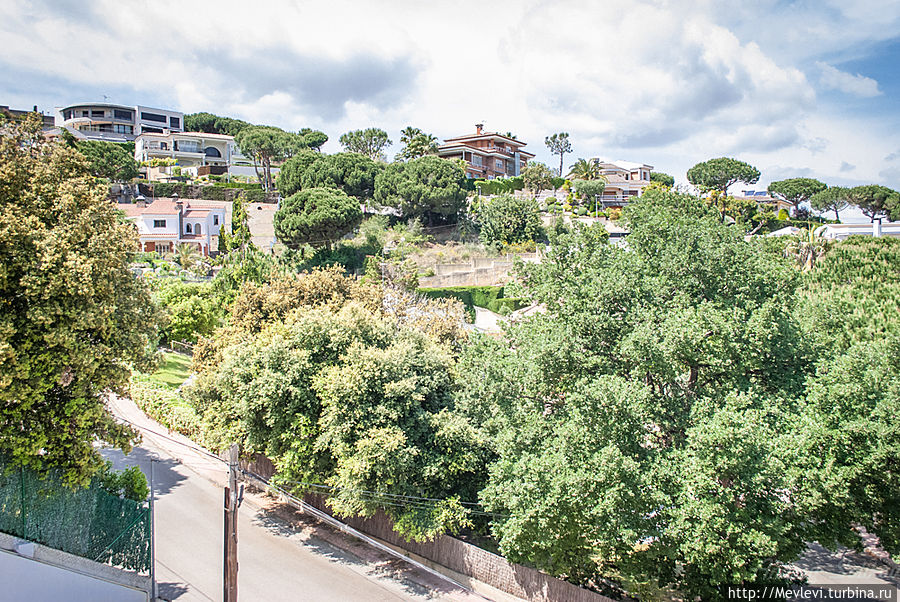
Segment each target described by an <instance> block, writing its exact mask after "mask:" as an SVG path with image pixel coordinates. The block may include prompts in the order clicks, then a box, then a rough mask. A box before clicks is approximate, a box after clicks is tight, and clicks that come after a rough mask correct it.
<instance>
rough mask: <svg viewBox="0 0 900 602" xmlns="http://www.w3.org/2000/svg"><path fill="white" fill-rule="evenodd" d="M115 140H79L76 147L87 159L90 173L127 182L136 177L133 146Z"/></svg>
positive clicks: (136, 168) (111, 179) (136, 170)
mask: <svg viewBox="0 0 900 602" xmlns="http://www.w3.org/2000/svg"><path fill="white" fill-rule="evenodd" d="M131 146H132V148H131V149H130V150H129V148H128V145H125V144H119V143H116V142H102V141H100V140H81V141H79V142H78V143H77V146H76V148H77V149H78V152H80V153H81V154H82V155H84V157H85V158H86V159H87V160H88V169H89V171H90V172H91V175H93V176H94V177H97V178H106V179H107V180H110V181H113V182H127V181H129V180H132V179H134V178H136V177H138V164H137V161H135V160H134V154H133V153H134V148H133V145H131Z"/></svg>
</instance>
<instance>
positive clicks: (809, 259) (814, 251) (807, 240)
mask: <svg viewBox="0 0 900 602" xmlns="http://www.w3.org/2000/svg"><path fill="white" fill-rule="evenodd" d="M817 232H818V229H816V230H810V229H807V228H801V229H800V231H799V232H798V233H797V236H796V237H794V238H793V240H791V241H790V242H789V243H788V244H787V245H786V246H785V248H784V256H785V257H788V258H793V259H794V260H795V261H796V262H797V264H798V265H799V266H800V268H801V269H802V270H803V271H804V272H808V271H809V270H811V269H813V266H815V264H816V261H818V260H819V259H821V257H822V256H823V255H825V251H827V250H828V241H827V240H825V239H824V238H822V237H821V236H819V235H818V234H817Z"/></svg>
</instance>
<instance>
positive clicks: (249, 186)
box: [213, 182, 262, 190]
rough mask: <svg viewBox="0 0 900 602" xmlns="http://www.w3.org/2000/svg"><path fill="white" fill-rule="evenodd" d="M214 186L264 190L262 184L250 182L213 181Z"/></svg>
mask: <svg viewBox="0 0 900 602" xmlns="http://www.w3.org/2000/svg"><path fill="white" fill-rule="evenodd" d="M213 186H216V187H219V188H240V189H241V190H262V184H253V183H250V182H213Z"/></svg>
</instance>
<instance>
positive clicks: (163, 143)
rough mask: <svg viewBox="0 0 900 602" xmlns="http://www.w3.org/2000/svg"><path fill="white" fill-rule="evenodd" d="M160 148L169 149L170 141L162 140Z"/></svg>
mask: <svg viewBox="0 0 900 602" xmlns="http://www.w3.org/2000/svg"><path fill="white" fill-rule="evenodd" d="M159 150H169V143H168V142H160V143H159Z"/></svg>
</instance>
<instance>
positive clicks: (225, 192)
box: [140, 182, 266, 203]
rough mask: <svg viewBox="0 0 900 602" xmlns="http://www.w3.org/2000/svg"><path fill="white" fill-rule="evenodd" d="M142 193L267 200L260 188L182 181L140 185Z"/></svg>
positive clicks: (211, 199) (162, 195) (148, 194)
mask: <svg viewBox="0 0 900 602" xmlns="http://www.w3.org/2000/svg"><path fill="white" fill-rule="evenodd" d="M140 189H141V194H144V195H145V196H154V197H171V196H172V195H173V194H175V193H178V196H180V197H181V198H183V199H203V200H206V201H232V200H234V199H235V198H237V197H239V196H240V197H242V198H243V199H244V200H245V201H247V202H249V203H264V202H266V193H265V192H264V191H263V190H262V189H260V188H243V187H237V186H233V185H232V186H227V187H226V186H218V185H213V186H194V185H191V184H183V183H181V182H158V183H156V184H153V185H152V186H151V185H149V184H141V185H140Z"/></svg>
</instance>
